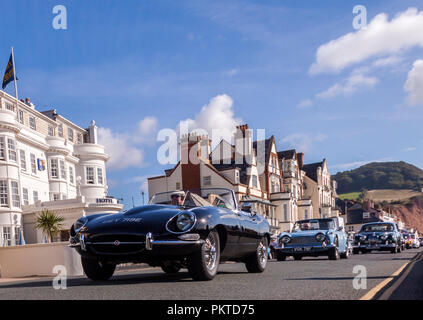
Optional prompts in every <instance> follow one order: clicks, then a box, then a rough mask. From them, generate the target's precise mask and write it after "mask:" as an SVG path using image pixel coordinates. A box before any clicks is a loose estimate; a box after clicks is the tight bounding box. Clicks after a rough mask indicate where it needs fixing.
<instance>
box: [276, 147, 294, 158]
mask: <svg viewBox="0 0 423 320" xmlns="http://www.w3.org/2000/svg"><path fill="white" fill-rule="evenodd" d="M278 157H279V159H287V160H288V159H295V158H296V157H297V151H296V150H295V149H291V150H284V151H279V152H278Z"/></svg>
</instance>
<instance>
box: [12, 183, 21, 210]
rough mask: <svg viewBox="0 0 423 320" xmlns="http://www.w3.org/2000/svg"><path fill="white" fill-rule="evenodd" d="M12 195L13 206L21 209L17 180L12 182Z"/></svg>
mask: <svg viewBox="0 0 423 320" xmlns="http://www.w3.org/2000/svg"><path fill="white" fill-rule="evenodd" d="M10 194H11V197H12V206H13V207H16V208H20V207H21V197H20V195H19V183H18V181H16V180H10Z"/></svg>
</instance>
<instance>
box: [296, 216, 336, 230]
mask: <svg viewBox="0 0 423 320" xmlns="http://www.w3.org/2000/svg"><path fill="white" fill-rule="evenodd" d="M329 229H335V222H334V221H333V220H332V219H315V220H301V221H297V222H296V223H295V226H294V231H308V230H329Z"/></svg>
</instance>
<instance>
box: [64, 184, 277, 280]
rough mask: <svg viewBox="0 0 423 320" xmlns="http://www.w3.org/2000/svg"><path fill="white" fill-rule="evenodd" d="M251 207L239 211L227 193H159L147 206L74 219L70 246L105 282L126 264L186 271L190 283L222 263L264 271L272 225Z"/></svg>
mask: <svg viewBox="0 0 423 320" xmlns="http://www.w3.org/2000/svg"><path fill="white" fill-rule="evenodd" d="M250 209H251V205H250V204H247V203H245V204H244V206H243V208H240V207H239V205H238V202H237V199H236V197H235V193H234V191H233V190H230V189H224V188H209V189H201V190H187V191H176V192H165V193H159V194H156V195H154V196H153V197H152V198H151V200H150V202H149V204H148V205H145V206H140V207H136V208H133V209H130V210H128V211H126V212H121V213H118V214H96V215H89V216H85V217H82V218H80V219H78V220H77V221H76V222H75V223H74V224H73V226H72V228H71V231H70V233H71V237H70V244H69V246H71V247H74V248H76V250H77V251H78V252H79V254H80V255H81V260H82V266H83V269H84V272H85V274H86V275H87V277H88V278H90V279H92V280H107V279H109V278H110V277H111V276H112V275H113V273H114V271H115V267H116V265H117V264H120V263H128V262H133V263H147V264H149V265H150V266H160V267H161V268H162V270H163V271H164V272H166V273H176V272H178V271H179V270H180V269H181V268H187V269H188V272H189V274H190V275H191V277H192V278H193V279H194V280H211V279H213V278H214V276H215V275H216V273H217V268H218V265H219V263H220V262H223V261H236V262H243V263H245V266H246V268H247V270H248V271H249V272H253V273H257V272H263V271H264V270H265V268H266V265H267V258H268V257H267V248H268V244H269V241H270V227H269V224H268V222H267V220H266V219H265V218H263V217H262V216H260V215H258V214H255V213H251V212H249V211H250Z"/></svg>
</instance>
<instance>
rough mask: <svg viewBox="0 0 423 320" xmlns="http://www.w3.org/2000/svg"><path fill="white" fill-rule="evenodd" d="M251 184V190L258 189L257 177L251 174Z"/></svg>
mask: <svg viewBox="0 0 423 320" xmlns="http://www.w3.org/2000/svg"><path fill="white" fill-rule="evenodd" d="M251 184H252V185H253V188H256V189H258V177H257V175H255V174H253V175H252V176H251Z"/></svg>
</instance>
